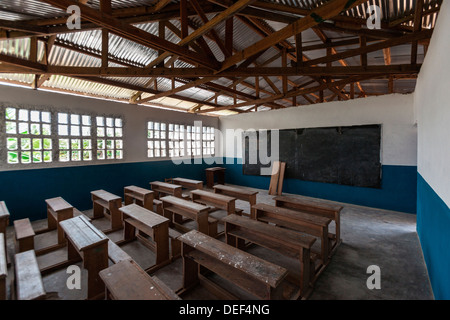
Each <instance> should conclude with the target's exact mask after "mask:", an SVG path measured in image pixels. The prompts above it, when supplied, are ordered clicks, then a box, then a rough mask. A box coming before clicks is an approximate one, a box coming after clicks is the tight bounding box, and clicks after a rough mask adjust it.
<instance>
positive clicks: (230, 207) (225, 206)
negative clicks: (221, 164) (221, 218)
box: [191, 190, 236, 214]
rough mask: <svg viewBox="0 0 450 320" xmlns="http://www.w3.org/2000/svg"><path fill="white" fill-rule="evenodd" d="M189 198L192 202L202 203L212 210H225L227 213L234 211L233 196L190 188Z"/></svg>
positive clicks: (234, 202) (234, 200)
mask: <svg viewBox="0 0 450 320" xmlns="http://www.w3.org/2000/svg"><path fill="white" fill-rule="evenodd" d="M191 199H192V201H193V202H197V203H201V204H204V205H206V206H209V207H211V208H212V209H213V210H217V209H221V210H225V211H227V214H233V213H236V199H235V198H233V197H229V196H226V195H223V194H220V193H214V192H209V191H205V190H192V191H191Z"/></svg>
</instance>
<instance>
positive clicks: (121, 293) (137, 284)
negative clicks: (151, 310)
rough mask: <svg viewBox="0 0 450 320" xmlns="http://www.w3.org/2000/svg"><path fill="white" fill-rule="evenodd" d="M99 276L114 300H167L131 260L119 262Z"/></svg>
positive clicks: (101, 272)
mask: <svg viewBox="0 0 450 320" xmlns="http://www.w3.org/2000/svg"><path fill="white" fill-rule="evenodd" d="M99 275H100V277H101V278H102V280H103V282H104V283H105V285H106V287H107V288H108V290H109V292H110V293H111V295H112V296H113V297H114V299H117V300H168V298H167V297H166V296H165V294H164V293H163V292H162V291H161V290H160V288H159V286H158V285H157V283H156V282H155V281H154V280H153V279H152V278H151V277H150V276H149V275H148V274H147V273H146V272H145V271H144V270H142V268H140V267H139V266H138V265H137V264H136V263H135V262H133V261H132V260H123V261H120V262H118V263H116V264H114V265H112V266H110V267H108V268H106V269H104V270H102V271H100V273H99Z"/></svg>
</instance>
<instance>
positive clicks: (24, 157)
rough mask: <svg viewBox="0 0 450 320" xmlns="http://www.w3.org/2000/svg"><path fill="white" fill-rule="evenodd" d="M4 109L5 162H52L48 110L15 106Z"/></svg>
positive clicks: (49, 115)
mask: <svg viewBox="0 0 450 320" xmlns="http://www.w3.org/2000/svg"><path fill="white" fill-rule="evenodd" d="M5 110H6V112H5V131H6V149H7V162H8V163H10V164H18V163H24V164H29V163H42V162H52V138H51V133H52V132H51V114H50V112H46V111H37V110H27V109H17V108H6V109H5Z"/></svg>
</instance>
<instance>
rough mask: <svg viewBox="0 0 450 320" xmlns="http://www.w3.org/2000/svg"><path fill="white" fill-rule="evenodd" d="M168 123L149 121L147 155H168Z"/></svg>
mask: <svg viewBox="0 0 450 320" xmlns="http://www.w3.org/2000/svg"><path fill="white" fill-rule="evenodd" d="M166 129H167V128H166V124H165V123H161V122H154V121H149V122H148V123H147V139H148V140H147V156H148V157H149V158H160V157H166V156H167V151H166V150H167V148H166Z"/></svg>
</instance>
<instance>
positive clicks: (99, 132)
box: [97, 128, 105, 137]
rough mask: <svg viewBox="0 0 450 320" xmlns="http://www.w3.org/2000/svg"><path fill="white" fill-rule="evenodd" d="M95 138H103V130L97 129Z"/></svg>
mask: <svg viewBox="0 0 450 320" xmlns="http://www.w3.org/2000/svg"><path fill="white" fill-rule="evenodd" d="M97 136H98V137H104V136H105V128H97Z"/></svg>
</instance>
